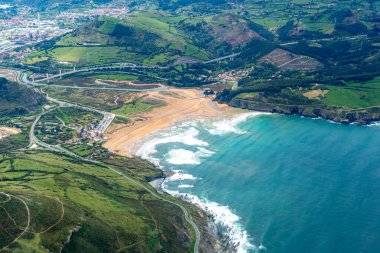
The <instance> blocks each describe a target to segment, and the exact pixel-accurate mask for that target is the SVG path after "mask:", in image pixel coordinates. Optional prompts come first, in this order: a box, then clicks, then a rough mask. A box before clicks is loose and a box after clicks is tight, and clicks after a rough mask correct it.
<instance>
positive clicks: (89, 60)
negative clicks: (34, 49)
mask: <svg viewBox="0 0 380 253" xmlns="http://www.w3.org/2000/svg"><path fill="white" fill-rule="evenodd" d="M48 55H49V57H51V58H52V59H53V60H55V61H58V62H69V63H72V64H87V65H95V64H106V63H114V62H138V61H137V60H138V59H139V57H138V56H137V55H136V54H135V53H132V52H128V51H126V50H125V48H123V47H117V46H109V47H84V46H80V47H58V48H54V49H52V50H51V51H49V53H48Z"/></svg>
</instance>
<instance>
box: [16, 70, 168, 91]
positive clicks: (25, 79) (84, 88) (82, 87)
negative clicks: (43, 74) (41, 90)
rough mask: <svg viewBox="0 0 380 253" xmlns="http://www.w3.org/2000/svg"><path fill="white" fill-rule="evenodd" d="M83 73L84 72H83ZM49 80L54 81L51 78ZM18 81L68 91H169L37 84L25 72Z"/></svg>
mask: <svg viewBox="0 0 380 253" xmlns="http://www.w3.org/2000/svg"><path fill="white" fill-rule="evenodd" d="M82 72H83V71H82ZM49 79H52V78H51V77H49ZM16 80H17V81H18V82H19V83H21V82H22V83H23V84H24V85H27V86H29V87H57V88H67V89H80V90H113V91H129V92H143V91H162V90H168V88H167V87H165V86H161V87H157V88H147V89H131V88H111V87H91V86H90V87H84V86H70V85H58V84H44V83H39V82H38V83H37V82H36V81H34V82H33V81H31V80H29V79H28V75H27V73H25V72H21V71H18V72H17V74H16Z"/></svg>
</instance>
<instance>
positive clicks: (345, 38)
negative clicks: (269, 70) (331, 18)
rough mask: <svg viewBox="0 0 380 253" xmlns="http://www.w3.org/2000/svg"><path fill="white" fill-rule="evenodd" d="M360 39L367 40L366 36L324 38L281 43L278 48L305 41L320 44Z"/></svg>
mask: <svg viewBox="0 0 380 253" xmlns="http://www.w3.org/2000/svg"><path fill="white" fill-rule="evenodd" d="M360 38H367V35H357V36H347V37H340V38H324V39H315V40H301V41H292V42H287V43H282V44H280V46H290V45H296V44H298V43H300V42H303V41H306V42H322V41H333V40H337V41H340V40H357V39H360Z"/></svg>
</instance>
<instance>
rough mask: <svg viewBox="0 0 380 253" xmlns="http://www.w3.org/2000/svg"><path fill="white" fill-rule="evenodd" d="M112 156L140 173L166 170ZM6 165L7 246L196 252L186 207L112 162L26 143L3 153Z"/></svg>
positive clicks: (0, 164) (0, 236)
mask: <svg viewBox="0 0 380 253" xmlns="http://www.w3.org/2000/svg"><path fill="white" fill-rule="evenodd" d="M109 163H110V164H111V165H110V166H112V167H113V168H116V169H118V170H119V171H122V172H123V173H125V174H127V175H130V176H132V177H135V178H136V179H137V180H140V181H145V180H144V178H145V177H146V178H152V177H157V176H160V175H161V173H162V172H161V171H160V170H158V169H156V168H154V167H153V166H152V165H151V164H149V163H148V162H145V161H141V160H139V159H128V158H119V159H116V160H113V161H111V160H110V161H109ZM0 172H1V174H2V177H1V179H0V224H1V226H0V250H1V251H2V252H47V251H49V252H173V253H178V252H189V248H190V245H191V231H190V230H189V229H188V227H187V225H186V223H185V221H184V217H183V214H182V212H181V211H180V209H179V208H177V207H173V206H172V205H170V204H167V203H165V202H162V201H159V200H157V199H155V198H153V197H152V196H151V195H150V194H148V193H147V192H146V191H144V190H143V189H142V188H140V187H138V186H136V185H134V184H133V183H131V182H129V181H127V180H125V179H123V178H122V177H120V176H119V175H118V174H115V173H114V172H112V171H110V170H109V169H107V168H106V167H103V166H101V165H94V164H90V163H86V162H81V161H78V160H75V159H72V158H70V157H66V156H64V155H57V154H53V153H50V152H44V151H25V152H15V153H11V154H8V155H4V154H2V155H0ZM24 231H25V232H24ZM100 231H101V232H100ZM19 236H21V237H20V238H19V239H18V240H17V241H16V242H14V243H13V244H11V242H12V241H14V240H15V239H17V238H18V237H19ZM7 245H8V246H7ZM4 247H5V248H4Z"/></svg>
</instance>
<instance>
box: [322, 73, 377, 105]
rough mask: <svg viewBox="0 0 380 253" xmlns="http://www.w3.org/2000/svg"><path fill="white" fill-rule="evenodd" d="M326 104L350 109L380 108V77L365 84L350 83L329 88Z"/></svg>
mask: <svg viewBox="0 0 380 253" xmlns="http://www.w3.org/2000/svg"><path fill="white" fill-rule="evenodd" d="M326 88H327V89H329V90H330V92H329V93H327V95H326V96H325V99H324V102H325V103H326V104H328V105H337V106H344V107H349V108H366V107H371V106H380V77H377V78H375V79H373V80H371V81H367V82H365V83H355V82H348V83H346V85H345V86H327V87H326Z"/></svg>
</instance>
